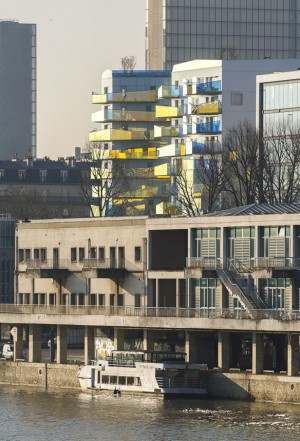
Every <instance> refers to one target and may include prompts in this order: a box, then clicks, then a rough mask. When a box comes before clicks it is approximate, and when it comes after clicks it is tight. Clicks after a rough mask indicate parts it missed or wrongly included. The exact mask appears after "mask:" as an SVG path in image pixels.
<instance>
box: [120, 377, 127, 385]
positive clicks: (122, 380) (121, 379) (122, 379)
mask: <svg viewBox="0 0 300 441" xmlns="http://www.w3.org/2000/svg"><path fill="white" fill-rule="evenodd" d="M119 384H120V385H125V384H126V377H119Z"/></svg>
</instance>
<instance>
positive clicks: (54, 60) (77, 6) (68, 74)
mask: <svg viewBox="0 0 300 441" xmlns="http://www.w3.org/2000/svg"><path fill="white" fill-rule="evenodd" d="M145 5H146V1H145V0H0V19H14V20H18V21H19V22H21V23H36V25H37V129H38V132H37V156H38V157H43V156H50V158H51V159H57V158H58V157H59V156H65V157H66V156H70V155H74V147H75V146H80V147H84V145H85V143H86V142H87V140H88V132H89V131H90V130H91V129H92V128H93V127H95V125H93V124H92V123H91V114H92V112H96V111H97V110H99V106H96V105H94V106H92V105H91V100H92V92H93V91H95V92H97V91H100V85H101V74H102V72H103V71H104V70H106V69H119V68H121V62H120V59H121V57H123V56H126V55H135V56H136V58H137V65H136V69H144V67H145Z"/></svg>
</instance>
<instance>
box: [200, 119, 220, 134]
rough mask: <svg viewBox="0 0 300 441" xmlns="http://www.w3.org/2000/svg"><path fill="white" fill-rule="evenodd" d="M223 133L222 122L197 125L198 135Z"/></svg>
mask: <svg viewBox="0 0 300 441" xmlns="http://www.w3.org/2000/svg"><path fill="white" fill-rule="evenodd" d="M193 129H194V127H193ZM221 132H222V123H221V121H214V122H208V123H202V124H196V133H205V134H213V133H221Z"/></svg>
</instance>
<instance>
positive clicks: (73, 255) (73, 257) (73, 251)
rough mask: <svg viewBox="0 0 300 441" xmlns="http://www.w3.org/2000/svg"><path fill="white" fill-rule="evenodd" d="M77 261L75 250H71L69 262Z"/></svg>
mask: <svg viewBox="0 0 300 441" xmlns="http://www.w3.org/2000/svg"><path fill="white" fill-rule="evenodd" d="M76 261H77V248H71V262H76Z"/></svg>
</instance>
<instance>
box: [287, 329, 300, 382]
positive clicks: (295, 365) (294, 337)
mask: <svg viewBox="0 0 300 441" xmlns="http://www.w3.org/2000/svg"><path fill="white" fill-rule="evenodd" d="M299 359H300V357H299V334H289V335H288V348H287V374H288V376H289V377H291V376H298V375H299Z"/></svg>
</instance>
